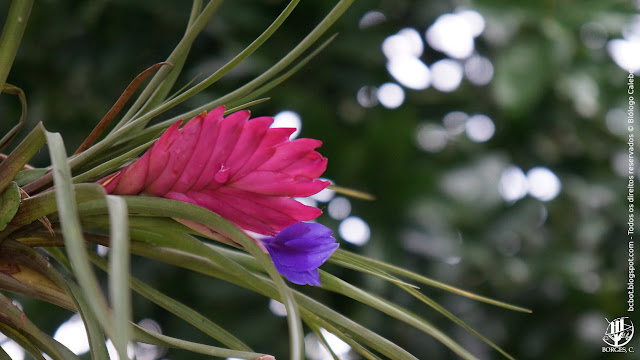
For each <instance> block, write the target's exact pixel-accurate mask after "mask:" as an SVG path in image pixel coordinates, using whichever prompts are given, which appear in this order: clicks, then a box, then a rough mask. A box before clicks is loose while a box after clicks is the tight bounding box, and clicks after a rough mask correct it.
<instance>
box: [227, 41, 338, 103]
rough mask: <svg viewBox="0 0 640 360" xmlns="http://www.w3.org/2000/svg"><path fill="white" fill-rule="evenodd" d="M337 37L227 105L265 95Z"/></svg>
mask: <svg viewBox="0 0 640 360" xmlns="http://www.w3.org/2000/svg"><path fill="white" fill-rule="evenodd" d="M337 36H338V34H333V35H332V36H331V37H329V39H327V40H325V41H324V42H323V43H322V44H320V46H318V47H317V48H316V49H314V50H313V51H312V52H311V54H309V55H307V56H305V57H304V58H302V60H300V61H298V63H297V64H296V65H294V66H293V67H292V68H291V69H289V70H288V71H286V72H285V73H284V74H282V75H280V76H278V77H277V78H275V79H273V80H270V81H269V82H267V83H266V84H264V85H262V86H260V87H259V88H258V89H256V90H254V91H252V92H251V93H250V94H249V95H247V96H246V97H244V98H242V99H239V100H235V101H229V103H228V104H229V106H235V105H236V104H242V103H245V102H248V101H251V100H253V99H255V98H257V97H260V96H261V95H262V94H265V93H267V92H268V91H269V90H271V89H273V88H274V87H276V86H278V85H280V84H281V83H283V82H284V81H285V80H287V79H288V78H290V77H291V76H292V75H293V74H295V73H296V72H298V70H300V69H301V68H302V67H303V66H305V65H306V64H307V63H308V62H309V61H310V60H311V59H313V58H314V57H316V55H318V54H319V53H320V52H322V50H324V49H325V48H326V47H327V46H328V45H329V44H330V43H331V42H332V41H333V40H334V39H335V38H336V37H337ZM218 101H220V99H218Z"/></svg>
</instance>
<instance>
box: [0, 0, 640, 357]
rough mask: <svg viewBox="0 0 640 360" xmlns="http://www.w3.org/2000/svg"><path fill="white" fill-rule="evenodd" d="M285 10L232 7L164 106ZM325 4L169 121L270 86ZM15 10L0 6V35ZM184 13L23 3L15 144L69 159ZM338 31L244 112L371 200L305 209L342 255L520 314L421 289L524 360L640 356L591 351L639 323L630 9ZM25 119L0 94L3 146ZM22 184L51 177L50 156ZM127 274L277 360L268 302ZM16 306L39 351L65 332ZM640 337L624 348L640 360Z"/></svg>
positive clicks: (428, 18) (168, 46)
mask: <svg viewBox="0 0 640 360" xmlns="http://www.w3.org/2000/svg"><path fill="white" fill-rule="evenodd" d="M285 4H286V2H283V1H278V0H270V1H261V2H255V1H227V2H225V3H224V4H223V5H222V6H221V8H220V9H219V11H218V13H217V14H216V15H215V16H214V18H213V20H212V21H211V22H210V23H209V25H208V26H207V28H206V30H205V31H204V33H203V34H202V35H201V36H200V37H199V38H198V39H197V40H196V42H195V45H194V48H193V50H192V52H191V53H190V56H189V59H188V61H187V64H186V67H185V71H184V73H183V76H181V77H180V79H179V80H178V83H177V84H178V85H177V87H178V88H179V87H181V86H183V85H184V84H186V83H187V82H189V81H190V80H191V79H192V78H194V77H196V76H200V78H202V77H203V76H206V75H208V74H210V73H212V72H213V71H215V70H216V69H217V68H219V67H220V66H221V65H223V64H224V63H225V62H226V61H228V60H230V59H231V58H232V57H233V56H234V55H235V54H236V53H237V52H239V51H240V50H241V49H243V48H244V47H245V46H246V45H248V44H249V43H250V42H251V41H252V40H253V39H254V38H255V37H257V36H258V35H259V34H260V33H261V32H262V31H263V30H264V28H266V27H267V26H268V25H269V24H270V23H271V21H272V20H273V19H274V18H275V17H276V16H277V14H278V13H279V12H280V11H281V10H282V8H283V7H284V6H285ZM332 6H333V2H325V1H315V2H312V1H303V2H302V3H301V4H300V5H299V6H298V8H296V10H295V11H294V13H293V14H292V16H291V17H290V18H289V20H287V22H286V23H285V24H284V25H283V27H282V28H281V29H280V30H279V31H278V32H277V33H276V35H275V36H274V37H272V38H271V39H270V40H269V41H268V43H267V44H266V46H264V47H263V48H261V49H260V50H258V51H257V52H256V53H255V54H254V55H253V56H251V57H250V58H249V59H248V60H247V61H246V62H244V63H243V64H242V65H241V66H239V67H238V68H236V69H235V70H234V71H233V72H232V73H231V74H229V75H228V76H226V77H225V78H223V79H222V80H221V81H219V82H218V83H216V84H215V85H214V86H213V87H211V88H210V89H208V90H207V91H205V92H203V93H202V94H200V95H198V96H196V97H194V98H192V99H190V100H189V101H188V102H187V103H186V104H184V105H182V106H181V107H180V108H179V109H176V110H175V111H179V110H182V111H186V110H189V109H191V108H194V107H196V106H199V105H201V104H203V103H204V102H207V101H211V100H214V99H216V98H218V97H220V96H221V95H224V94H225V93H227V92H228V91H230V90H233V89H235V88H237V87H238V86H241V85H242V84H244V83H245V82H246V81H249V80H250V79H252V78H253V77H255V76H257V75H259V74H260V73H262V72H263V71H264V70H265V69H267V68H268V67H269V66H271V65H272V64H274V63H275V62H276V61H277V60H278V59H279V58H280V57H282V56H283V55H284V54H286V52H288V51H289V50H290V49H291V48H292V47H293V46H295V45H296V44H297V42H299V41H300V40H301V39H302V37H303V36H304V35H305V34H306V33H307V32H308V31H310V30H311V29H312V27H313V26H314V25H315V24H316V23H317V22H318V21H319V20H321V19H322V17H323V16H324V14H326V13H327V12H328V11H329V10H330V9H331V7H332ZM8 7H9V2H2V3H1V4H0V20H1V22H2V23H4V20H5V16H6V13H7V10H8ZM189 11H190V6H189V4H187V3H186V2H181V1H168V0H161V1H151V0H137V1H123V0H119V1H91V2H85V1H42V2H37V3H36V4H35V5H34V8H33V11H32V14H31V18H30V19H29V24H28V27H27V31H26V34H25V36H24V39H23V43H22V45H21V47H20V51H19V53H18V56H17V58H16V61H15V64H14V67H13V69H12V71H11V73H10V75H9V78H8V82H9V83H11V84H13V85H16V86H19V87H20V88H22V89H23V90H24V91H25V92H26V94H27V101H28V105H29V107H28V110H29V114H28V123H27V124H28V126H27V127H28V128H30V127H33V126H34V125H35V124H36V123H37V122H39V121H42V122H44V124H45V126H46V127H47V129H49V130H50V131H58V132H60V133H62V135H63V137H64V139H65V142H66V144H67V150H68V151H73V150H75V148H76V147H77V146H78V145H79V144H80V143H81V142H82V140H83V139H84V137H85V136H86V135H88V133H89V132H90V131H91V129H92V128H93V126H94V125H95V124H96V123H97V122H98V121H99V120H100V118H101V117H102V116H103V114H105V113H106V112H107V111H108V110H109V108H110V106H111V105H112V104H113V103H114V102H115V100H116V99H117V98H118V96H119V95H120V93H121V92H122V91H123V90H124V88H125V87H126V86H127V84H128V83H129V82H130V81H131V80H132V79H133V78H134V77H135V76H136V75H137V74H138V73H139V72H141V71H143V70H144V69H146V68H147V67H149V66H150V65H152V64H154V63H157V62H160V61H163V60H164V59H165V58H166V57H167V56H168V54H169V53H170V51H171V50H172V48H173V47H174V46H175V44H176V43H177V42H178V41H179V39H180V37H181V36H182V33H183V31H184V27H185V24H186V21H187V18H188V15H189ZM443 15H444V16H443ZM428 29H429V31H427V30H428ZM332 30H333V31H334V32H339V33H340V34H339V36H338V38H337V39H336V40H335V41H334V42H333V43H332V44H331V45H330V46H329V47H328V48H327V49H326V50H324V51H323V52H322V53H321V54H320V55H319V56H317V58H315V59H313V60H312V61H311V62H310V63H309V64H308V65H307V66H306V67H305V68H304V69H303V70H301V71H300V72H299V73H297V74H296V75H294V76H293V77H292V78H291V79H289V80H288V81H286V82H285V83H284V84H282V85H281V86H279V87H278V88H276V89H274V90H272V91H270V92H269V93H268V96H269V97H270V98H271V100H270V101H268V102H266V103H263V104H260V105H257V106H255V107H253V108H252V109H251V110H252V112H253V114H254V115H256V116H259V115H276V114H279V113H281V112H282V111H286V110H288V111H291V112H293V113H284V115H283V114H280V115H281V116H280V118H281V119H287V118H289V119H291V118H294V119H295V118H296V117H297V118H299V119H300V120H301V124H302V125H301V127H302V129H301V134H300V136H301V137H313V138H317V139H321V140H322V141H323V142H324V145H323V146H322V148H321V149H320V151H321V153H322V154H323V155H324V156H326V157H327V158H328V159H329V166H328V169H327V171H326V173H325V176H326V177H327V178H328V179H331V180H332V181H334V182H335V183H336V184H339V185H342V186H346V187H351V188H355V189H359V190H363V191H367V192H369V193H372V194H374V195H375V196H376V197H377V200H376V201H374V202H368V201H364V200H357V199H349V200H348V201H346V200H345V199H344V198H343V197H341V196H337V195H334V194H330V193H323V194H322V196H320V197H317V198H316V199H315V200H313V201H315V203H316V204H317V205H318V206H319V207H321V208H322V209H324V210H325V214H324V215H323V216H322V217H321V218H320V219H319V221H321V222H322V223H323V224H326V225H328V226H330V227H332V228H333V229H334V230H335V231H336V234H337V235H338V238H340V242H341V244H342V245H341V246H342V247H343V248H345V249H348V250H352V251H356V252H358V253H361V254H364V255H367V256H370V257H374V258H377V259H381V260H384V261H387V262H390V263H393V264H397V265H400V266H404V267H406V268H409V269H411V270H414V271H417V272H419V273H421V274H424V275H426V276H429V277H431V278H434V279H436V280H440V281H443V282H446V283H449V284H451V285H454V286H457V287H461V288H463V289H467V290H469V291H472V292H475V293H478V294H482V295H485V296H488V297H492V298H496V299H500V300H504V301H506V302H510V303H513V304H517V305H521V306H524V307H527V308H530V309H532V310H533V314H523V313H516V312H512V311H509V310H504V309H501V308H495V307H492V306H489V305H485V304H482V303H478V302H475V301H471V300H468V299H466V298H462V297H459V296H455V295H452V294H449V293H446V292H443V291H439V290H433V289H430V288H424V289H423V291H424V292H425V293H426V294H427V295H429V296H431V297H433V298H434V299H436V300H437V301H438V302H440V303H441V304H442V305H444V306H445V307H446V308H447V309H449V310H451V311H452V312H453V313H454V314H456V315H457V316H459V317H460V318H461V319H462V320H464V321H466V322H468V323H469V324H470V325H472V326H473V327H475V328H476V329H477V330H478V331H479V332H480V333H482V334H484V335H485V336H486V337H488V338H489V339H491V340H493V341H495V342H496V343H497V344H499V345H500V346H502V347H504V349H506V350H507V351H508V352H509V353H511V354H512V355H514V356H515V357H516V358H518V359H542V358H544V359H601V358H614V357H615V358H621V359H622V358H632V356H628V355H627V357H625V355H623V354H615V355H608V356H609V357H607V356H605V354H603V353H602V352H601V347H602V346H605V344H604V342H603V341H602V337H603V336H604V332H605V329H606V326H607V322H606V320H605V318H607V319H609V320H611V319H613V318H616V317H619V316H631V319H632V320H636V319H637V321H636V322H637V324H639V325H640V317H635V316H634V315H633V314H632V313H631V314H628V313H627V312H626V300H627V298H626V290H625V288H626V282H627V281H626V278H627V269H626V265H627V264H626V258H627V251H628V250H627V236H626V218H627V215H626V211H627V204H626V199H625V195H626V190H627V189H626V183H627V181H626V156H627V150H628V149H627V144H626V143H627V140H626V139H627V136H628V132H627V129H626V115H625V110H626V109H627V101H628V95H627V94H626V92H627V85H626V78H627V75H628V71H627V70H626V69H629V68H631V69H634V70H635V71H636V72H637V71H638V70H640V64H639V62H640V51H638V48H640V45H639V41H640V40H638V39H639V38H640V15H639V14H638V3H637V2H636V4H635V5H634V4H632V2H628V1H592V0H591V1H535V2H524V1H523V2H520V1H518V2H509V1H501V0H482V1H441V0H438V1H407V0H403V1H390V0H379V1H356V3H355V4H354V5H353V6H352V7H351V8H350V9H349V10H348V12H347V13H346V15H345V16H343V17H342V18H341V19H340V20H339V21H338V23H337V24H336V25H335V26H334V28H333V29H332ZM428 34H430V35H428ZM383 43H384V44H385V46H384V47H383ZM625 54H626V55H625ZM623 67H625V69H623ZM19 110H20V109H19V103H18V101H17V100H16V99H15V98H13V97H11V96H9V95H4V96H2V97H0V114H2V120H1V121H0V134H1V133H4V132H5V131H7V130H8V129H10V128H11V126H13V124H15V122H16V119H18V117H19ZM175 111H174V112H172V113H170V114H165V115H163V116H161V117H159V118H158V119H157V120H163V119H167V118H169V117H170V116H171V115H173V114H175V113H177V112H175ZM636 118H637V117H636ZM283 121H285V120H283ZM33 165H36V166H46V165H48V160H47V154H46V150H42V151H41V153H39V154H38V155H37V157H36V158H35V159H34V160H33ZM330 210H331V211H330ZM345 217H346V219H345ZM346 240H350V241H352V242H355V243H356V244H353V243H349V242H347V241H346ZM358 242H360V243H359V244H358ZM324 268H325V269H327V270H329V271H332V272H334V273H336V274H337V275H338V276H340V277H342V278H343V279H345V280H348V281H350V282H352V283H354V284H356V285H358V286H360V287H362V288H365V289H368V290H370V291H374V292H376V293H378V294H380V295H382V296H384V297H386V298H389V299H391V300H393V301H396V302H398V303H400V304H402V305H403V306H406V307H408V308H410V309H412V310H414V311H415V312H417V313H419V314H420V315H422V316H424V317H425V318H427V319H428V320H430V321H432V323H433V324H435V325H436V326H438V327H439V328H442V329H444V330H445V332H446V333H447V334H449V335H451V336H452V337H453V338H454V339H456V340H457V341H459V342H461V343H462V344H464V345H465V346H466V347H467V348H468V349H469V350H470V351H471V352H472V353H474V354H476V355H477V356H478V357H480V358H482V359H493V358H499V354H497V353H496V352H495V351H493V350H492V349H491V348H489V347H488V346H486V345H485V344H484V343H482V342H480V341H479V340H477V339H476V338H474V337H473V336H472V335H470V334H468V333H466V332H465V331H464V330H462V329H461V328H459V327H458V326H456V325H454V324H452V323H450V322H449V321H447V320H446V319H443V318H442V317H441V316H439V315H438V314H437V313H436V312H435V311H430V310H428V309H427V308H426V307H425V306H423V305H422V304H420V303H418V301H416V300H415V299H412V298H410V297H409V296H407V295H405V294H402V293H399V292H397V291H394V287H392V286H390V285H388V284H385V283H382V282H380V281H377V280H375V279H372V278H370V277H366V276H362V275H358V274H355V273H353V272H350V271H345V270H341V269H339V268H335V267H332V266H326V265H325V267H324ZM133 271H134V274H135V275H137V276H139V277H140V278H142V279H144V280H146V281H147V282H148V283H150V284H151V285H153V286H154V287H156V288H158V289H160V290H162V291H164V292H165V293H167V294H169V295H171V296H174V297H175V298H177V299H179V300H181V301H183V302H185V303H186V304H188V305H190V306H192V307H194V308H195V309H197V310H199V311H201V312H202V313H203V314H205V315H206V316H208V317H209V318H211V319H213V320H214V321H217V322H219V323H220V324H222V325H224V326H225V327H226V328H227V329H228V330H230V331H231V332H232V333H234V334H236V335H237V336H238V337H240V338H241V339H243V340H245V341H246V342H247V343H248V344H249V345H251V346H252V347H253V348H254V349H256V350H257V351H263V352H269V353H274V354H276V355H279V356H280V358H281V359H284V358H286V354H287V348H288V345H287V335H286V332H287V326H286V321H285V320H284V318H282V317H278V316H276V315H274V314H273V313H272V311H270V309H269V301H268V300H267V299H264V298H261V297H258V296H255V295H254V294H252V293H250V292H248V291H245V290H243V289H239V288H237V287H235V286H232V285H229V284H226V283H224V282H222V281H217V282H216V281H211V280H210V279H208V278H204V277H201V276H199V275H197V274H194V273H190V272H187V271H184V270H179V269H176V268H174V267H171V266H166V265H163V264H158V263H153V262H150V261H145V260H143V259H135V261H134V269H133ZM308 291H309V292H310V293H311V294H314V296H316V297H318V298H319V299H321V300H322V301H323V302H325V303H326V304H328V305H330V306H332V307H334V308H335V309H337V310H338V311H340V312H342V313H345V314H349V315H350V316H352V317H353V318H354V319H356V320H357V321H359V322H362V323H363V324H365V325H366V326H367V327H369V328H371V329H374V330H375V331H377V332H379V333H381V334H382V335H384V336H387V337H389V338H391V339H392V340H394V341H396V342H397V343H399V344H400V345H402V346H403V347H405V348H407V349H408V350H409V351H410V352H412V353H413V354H415V355H416V356H417V357H418V358H420V359H453V358H455V356H454V355H453V354H452V353H451V352H450V351H449V350H447V349H446V348H445V347H444V346H443V345H441V344H439V343H437V342H436V341H434V340H433V339H431V338H429V337H427V336H426V335H424V334H422V333H419V332H418V331H416V330H413V329H411V328H409V327H408V326H406V325H403V324H399V323H397V322H394V321H392V320H390V319H389V318H388V317H386V316H385V315H383V314H380V313H378V312H376V311H373V310H370V309H367V308H365V307H362V306H358V305H357V304H356V303H355V302H353V301H351V300H349V299H344V298H342V297H340V296H337V295H333V294H329V293H326V292H323V291H321V290H318V289H308ZM134 299H135V320H136V321H139V320H141V319H144V318H150V319H154V320H155V321H156V322H157V323H158V324H159V326H161V328H162V331H163V332H164V333H166V334H169V335H173V336H179V337H183V338H185V339H188V340H194V341H204V339H206V337H205V336H204V335H202V334H200V333H199V332H198V331H197V330H195V329H193V328H192V327H190V326H189V325H187V324H185V323H182V322H181V321H179V320H177V319H176V318H174V317H172V316H171V315H170V314H168V313H167V312H165V311H164V310H162V309H160V308H158V307H155V306H153V305H151V304H149V303H148V302H146V301H144V300H142V299H141V298H139V297H135V298H134ZM19 301H20V302H21V304H22V306H23V307H24V308H25V311H26V312H27V314H28V315H29V316H30V317H31V318H32V319H33V320H34V321H35V322H36V323H37V324H39V325H41V326H42V328H43V329H44V330H45V331H47V332H49V333H51V334H53V333H54V332H55V331H56V329H57V328H58V326H59V325H60V324H61V323H62V322H64V321H66V320H67V319H68V318H69V316H71V314H70V313H67V312H66V311H61V310H59V309H57V308H55V307H53V306H49V305H46V304H42V303H39V302H35V301H30V300H28V299H24V298H19ZM639 339H640V335H638V336H636V338H635V339H633V340H632V342H631V343H630V344H629V345H630V346H632V345H634V344H635V345H634V346H636V347H638V349H639V351H640V343H639V341H640V340H639ZM1 342H2V339H0V343H1ZM310 344H311V340H310ZM310 348H313V346H310ZM151 353H153V351H151ZM85 356H87V355H85ZM158 356H159V355H158ZM163 356H164V358H167V359H190V358H197V357H193V356H192V355H190V354H188V353H183V352H179V351H169V352H168V353H166V354H164V355H163ZM309 356H310V359H322V357H319V355H317V354H315V355H314V354H313V353H311V354H309ZM139 358H154V357H153V356H151V357H143V356H142V355H141V356H140V357H139ZM345 358H349V357H345ZM355 358H357V357H355Z"/></svg>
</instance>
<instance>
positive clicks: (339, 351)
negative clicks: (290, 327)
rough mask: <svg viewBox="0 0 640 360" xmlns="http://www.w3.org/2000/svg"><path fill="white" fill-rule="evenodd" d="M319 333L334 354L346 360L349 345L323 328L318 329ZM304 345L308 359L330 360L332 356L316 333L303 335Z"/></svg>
mask: <svg viewBox="0 0 640 360" xmlns="http://www.w3.org/2000/svg"><path fill="white" fill-rule="evenodd" d="M320 333H321V334H322V337H323V338H324V339H325V341H326V342H327V345H329V347H330V348H331V351H333V353H334V354H336V355H337V356H338V358H339V359H342V360H347V359H350V357H347V356H348V354H349V352H350V351H351V346H349V344H347V343H346V342H344V341H342V340H341V339H340V338H339V337H337V336H335V335H334V334H332V333H330V332H328V331H327V330H325V329H322V328H321V329H320ZM304 345H305V354H306V355H307V357H308V358H309V359H310V360H332V359H333V356H331V354H330V353H329V351H327V349H326V348H325V347H324V344H323V343H322V341H321V340H320V338H319V337H318V335H316V333H309V334H307V336H305V337H304Z"/></svg>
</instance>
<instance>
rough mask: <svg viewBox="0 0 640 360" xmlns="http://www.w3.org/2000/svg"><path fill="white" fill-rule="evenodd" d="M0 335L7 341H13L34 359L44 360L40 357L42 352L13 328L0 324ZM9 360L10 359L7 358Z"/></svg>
mask: <svg viewBox="0 0 640 360" xmlns="http://www.w3.org/2000/svg"><path fill="white" fill-rule="evenodd" d="M0 333H2V334H4V335H5V336H6V337H8V338H9V339H11V340H13V341H14V342H15V343H16V344H18V345H20V347H21V348H23V349H24V350H25V351H26V352H27V353H28V354H29V355H31V356H33V358H34V359H36V360H45V357H44V356H43V355H42V351H41V350H40V349H38V347H37V346H36V345H35V344H33V343H32V342H31V341H29V339H27V338H26V337H25V336H24V335H22V334H20V333H19V332H18V331H17V330H16V329H14V328H13V327H11V326H9V325H7V324H3V323H2V322H0ZM9 360H11V358H9Z"/></svg>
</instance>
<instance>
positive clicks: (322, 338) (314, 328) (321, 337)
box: [307, 324, 340, 360]
mask: <svg viewBox="0 0 640 360" xmlns="http://www.w3.org/2000/svg"><path fill="white" fill-rule="evenodd" d="M307 326H309V327H310V328H311V330H312V331H313V333H314V334H316V336H317V337H318V339H319V340H320V343H321V344H322V346H323V347H324V348H325V350H327V352H328V353H329V355H331V357H332V358H333V360H340V359H338V355H336V353H335V352H333V349H332V348H331V346H330V345H329V343H328V342H327V339H326V338H325V336H324V335H323V334H322V330H321V328H320V327H319V326H317V325H316V324H307Z"/></svg>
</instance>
